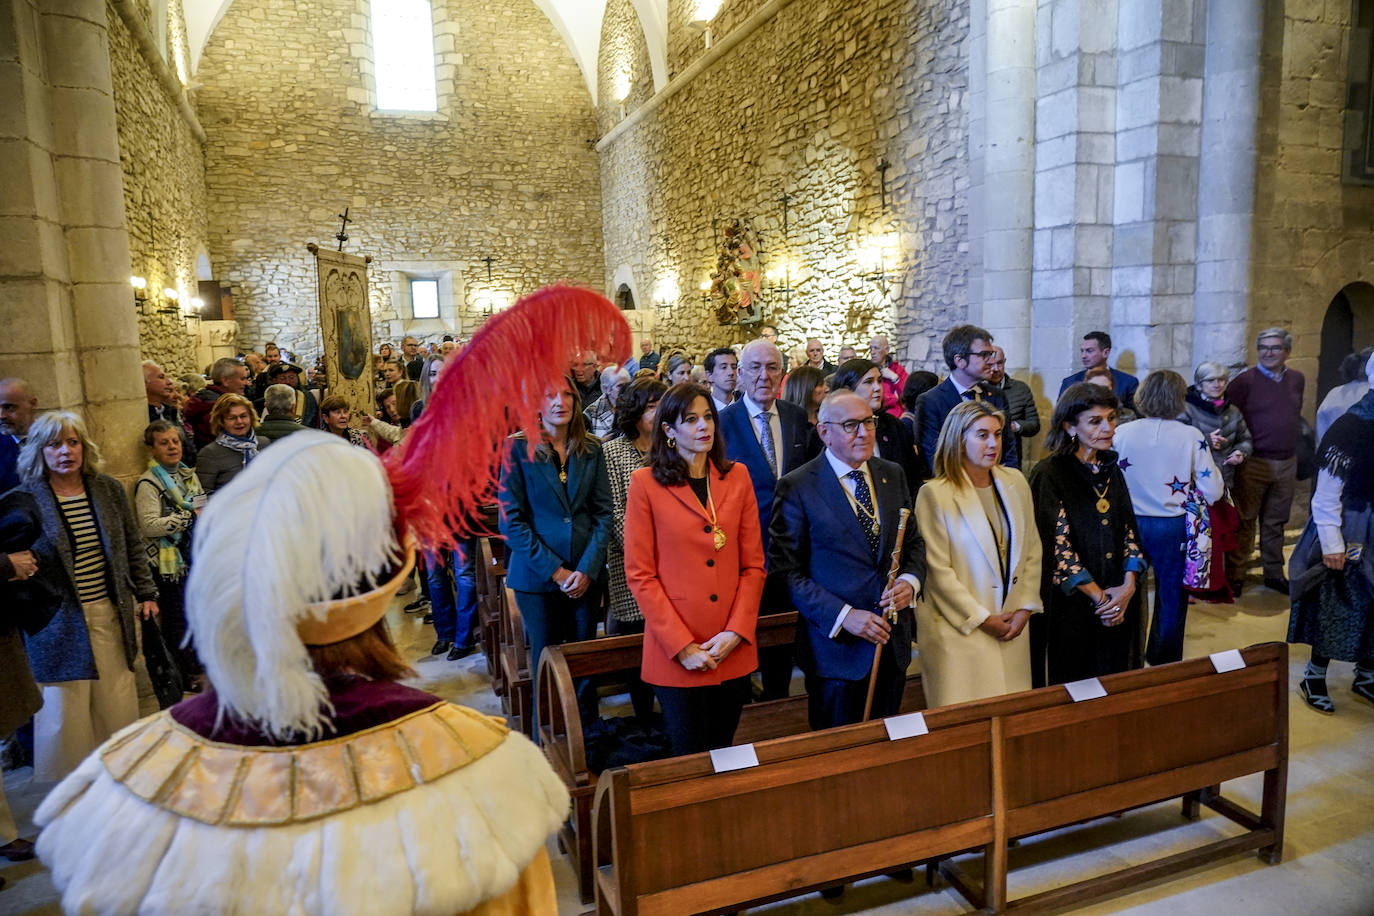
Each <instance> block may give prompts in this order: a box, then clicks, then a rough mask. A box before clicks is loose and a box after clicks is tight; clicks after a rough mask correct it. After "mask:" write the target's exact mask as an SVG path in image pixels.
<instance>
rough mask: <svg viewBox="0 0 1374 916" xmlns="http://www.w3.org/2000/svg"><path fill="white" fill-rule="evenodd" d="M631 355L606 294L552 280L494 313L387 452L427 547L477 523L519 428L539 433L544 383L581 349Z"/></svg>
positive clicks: (403, 521) (398, 492)
mask: <svg viewBox="0 0 1374 916" xmlns="http://www.w3.org/2000/svg"><path fill="white" fill-rule="evenodd" d="M586 350H594V351H596V353H597V354H598V355H599V356H600V357H601V358H602V359H610V360H614V361H615V362H617V363H620V362H623V361H624V359H625V358H626V357H627V356H629V353H630V326H629V325H628V324H627V323H626V321H625V316H624V315H622V314H621V312H620V310H619V309H618V308H616V307H615V306H614V305H613V304H611V302H610V300H608V299H607V298H606V297H605V296H602V295H601V294H600V293H595V292H592V291H591V290H589V289H579V288H577V287H572V286H562V285H558V286H548V287H545V288H543V289H541V290H539V291H537V292H534V293H531V294H530V295H528V296H526V297H524V298H523V299H521V300H520V301H519V302H517V303H515V305H513V306H511V308H509V309H507V310H506V311H504V312H501V313H500V314H497V315H494V316H492V317H491V318H490V319H488V320H487V322H486V323H485V324H484V325H483V326H482V328H481V330H479V331H478V332H477V334H476V335H474V336H473V338H472V342H471V343H469V344H468V345H467V346H466V347H464V348H463V349H462V350H460V351H458V352H457V353H456V354H455V355H454V357H453V359H452V361H451V362H450V363H449V364H448V365H445V366H444V370H443V373H442V374H441V375H440V376H439V380H438V383H437V384H436V385H435V386H434V389H433V390H432V391H431V392H430V397H429V400H428V401H427V402H426V403H425V407H424V411H423V412H422V413H421V414H420V418H419V419H418V420H417V421H416V422H415V424H414V425H413V426H411V427H410V430H409V431H408V432H407V433H406V437H405V439H404V441H403V442H402V444H401V447H400V448H393V449H390V450H389V451H387V453H386V455H385V456H384V457H383V459H382V460H383V462H384V463H385V465H386V472H387V476H388V477H389V478H390V479H391V489H392V494H393V496H394V498H395V502H396V523H397V526H398V528H399V530H401V531H403V532H404V531H406V530H407V529H409V531H410V533H411V534H413V535H414V536H415V538H416V539H417V540H418V541H419V544H420V546H421V548H422V549H424V550H426V551H437V550H439V549H441V548H442V549H451V548H453V547H454V546H456V544H457V543H458V542H459V541H461V540H462V539H463V538H465V537H467V536H469V535H471V534H473V533H474V532H475V531H476V527H477V518H478V510H479V509H480V508H481V506H482V504H483V503H484V502H489V501H490V500H491V495H492V493H493V492H495V488H496V484H497V481H498V479H499V475H500V472H501V462H502V459H503V457H504V455H505V453H506V439H507V437H509V436H510V435H511V433H513V432H516V431H517V430H523V431H524V432H525V438H526V439H527V440H529V442H530V443H531V447H533V444H534V443H537V442H538V441H539V408H540V404H541V402H542V401H543V398H544V391H545V389H547V388H552V387H555V386H557V385H558V384H560V383H561V382H562V381H563V380H564V379H565V378H566V377H567V375H568V368H569V366H570V365H571V364H572V362H573V360H574V359H576V357H577V356H578V354H579V353H582V352H584V351H586Z"/></svg>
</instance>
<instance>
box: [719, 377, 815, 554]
mask: <svg viewBox="0 0 1374 916" xmlns="http://www.w3.org/2000/svg"><path fill="white" fill-rule="evenodd" d="M773 409H774V410H776V411H777V412H778V421H779V422H780V424H781V425H782V454H781V455H779V456H778V462H779V464H780V465H781V467H780V468H779V469H778V470H779V475H778V476H785V475H787V474H788V473H790V472H792V471H794V470H796V469H797V468H799V467H801V466H802V465H803V464H805V463H806V461H807V459H809V458H811V457H812V456H813V455H814V454H815V451H814V446H813V445H812V443H811V431H810V429H809V426H808V421H807V417H806V411H805V410H803V409H802V408H800V407H798V406H797V405H796V404H792V403H789V402H787V401H784V400H781V399H779V400H777V401H774V402H773ZM720 431H721V435H723V436H724V437H725V456H726V457H727V458H729V459H730V460H731V461H738V462H739V463H740V464H743V465H744V466H745V467H746V468H748V469H749V480H750V481H751V482H752V483H753V485H754V499H755V500H757V501H758V504H759V530H760V531H762V532H763V549H764V552H765V553H767V551H768V522H769V519H771V518H772V517H773V488H774V487H776V486H777V483H778V478H777V477H774V476H773V472H772V471H771V470H769V468H768V461H767V460H766V459H765V458H764V457H763V446H762V445H760V444H759V438H758V436H756V435H754V425H753V423H752V422H750V420H749V404H748V403H747V402H746V401H745V400H744V399H743V398H741V399H740V400H738V401H736V402H735V403H733V404H731V405H730V406H729V407H727V408H725V409H724V410H722V411H721V412H720Z"/></svg>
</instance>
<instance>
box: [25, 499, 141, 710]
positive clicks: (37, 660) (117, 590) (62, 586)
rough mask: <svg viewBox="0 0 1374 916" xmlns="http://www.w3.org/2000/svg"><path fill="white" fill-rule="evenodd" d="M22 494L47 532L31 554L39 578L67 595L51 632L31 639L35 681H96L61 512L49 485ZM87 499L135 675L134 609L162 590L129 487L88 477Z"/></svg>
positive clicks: (27, 642) (49, 626) (126, 657)
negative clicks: (156, 578) (34, 558)
mask: <svg viewBox="0 0 1374 916" xmlns="http://www.w3.org/2000/svg"><path fill="white" fill-rule="evenodd" d="M20 492H21V493H24V494H27V496H26V500H27V501H28V505H29V506H30V507H31V508H32V511H34V512H35V513H36V514H37V518H38V520H39V524H40V526H41V528H42V532H43V533H42V535H41V536H40V537H39V539H38V540H37V542H35V543H34V545H33V547H32V550H33V552H34V553H35V554H37V555H38V574H39V575H40V576H44V577H46V579H47V583H48V585H49V586H50V587H51V591H52V593H53V594H56V595H60V596H61V599H60V601H61V603H60V605H59V606H58V608H57V611H56V613H54V614H53V616H52V619H51V620H50V621H49V622H48V624H47V626H45V627H43V629H42V630H40V631H39V632H38V633H36V634H34V635H32V636H28V637H27V638H26V639H25V648H26V649H27V650H28V653H29V664H30V665H31V666H32V667H33V677H34V680H36V681H38V682H39V683H40V684H52V683H57V682H59V681H80V680H92V679H94V678H95V677H96V670H95V656H94V655H93V654H92V653H91V641H90V637H89V636H88V635H87V632H86V617H85V615H84V614H83V613H82V611H81V602H80V600H79V599H78V598H77V594H76V577H75V572H74V564H75V558H74V553H73V550H72V542H71V538H70V537H69V536H68V535H67V527H66V524H65V523H64V522H63V520H62V510H61V509H60V508H58V505H57V498H56V497H55V496H53V492H52V488H51V487H50V486H48V483H47V481H39V482H38V483H26V484H24V485H23V486H22V487H21V488H20ZM86 493H87V495H88V496H89V497H90V500H91V507H92V508H93V510H94V511H95V517H96V523H97V524H98V526H99V528H100V541H101V544H102V545H103V546H104V548H105V564H106V575H105V585H106V589H107V590H108V592H109V599H110V603H112V604H113V605H114V606H115V610H116V612H117V613H118V614H119V624H120V628H121V630H122V631H123V632H122V635H123V642H124V660H125V661H126V662H127V663H128V665H129V670H130V671H132V670H133V667H134V658H135V656H136V655H137V651H138V650H137V643H136V639H137V636H136V635H135V627H136V625H137V621H136V619H135V615H134V602H135V601H156V600H157V585H156V584H155V583H154V582H153V576H152V572H151V571H150V567H149V565H148V555H147V553H146V552H145V549H144V542H143V537H142V535H140V534H139V531H138V522H137V521H135V519H134V512H133V509H132V507H130V505H129V497H128V496H127V495H126V494H125V492H124V487H123V485H122V484H120V483H119V481H117V480H115V479H114V478H113V477H108V476H106V475H104V474H97V475H95V476H93V477H87V478H86Z"/></svg>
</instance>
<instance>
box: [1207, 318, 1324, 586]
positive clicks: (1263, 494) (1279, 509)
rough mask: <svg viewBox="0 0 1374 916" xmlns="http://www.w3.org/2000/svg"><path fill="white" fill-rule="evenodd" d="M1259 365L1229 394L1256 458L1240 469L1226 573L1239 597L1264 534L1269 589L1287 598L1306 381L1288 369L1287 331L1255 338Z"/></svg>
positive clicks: (1233, 385) (1262, 333)
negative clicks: (1288, 533)
mask: <svg viewBox="0 0 1374 916" xmlns="http://www.w3.org/2000/svg"><path fill="white" fill-rule="evenodd" d="M1255 349H1256V350H1257V351H1258V356H1259V360H1258V365H1256V366H1253V367H1251V368H1249V369H1246V370H1245V371H1244V372H1242V373H1241V374H1240V375H1237V376H1236V378H1235V380H1234V381H1232V382H1231V385H1230V387H1228V388H1227V389H1226V396H1227V397H1229V398H1230V399H1231V403H1232V404H1235V405H1236V406H1237V407H1239V408H1240V413H1241V416H1243V417H1245V425H1246V426H1248V427H1250V436H1251V441H1252V442H1253V444H1254V448H1255V451H1254V453H1253V454H1252V455H1251V456H1250V457H1249V458H1248V459H1246V461H1245V462H1244V463H1243V464H1241V466H1240V467H1239V468H1238V469H1237V470H1236V487H1235V491H1234V495H1235V500H1236V509H1237V511H1239V512H1240V529H1239V530H1238V531H1237V532H1236V549H1235V551H1234V552H1233V553H1232V554H1231V555H1230V556H1229V557H1228V558H1227V563H1226V568H1227V570H1228V571H1229V572H1230V574H1231V575H1233V576H1235V577H1236V578H1235V580H1233V581H1232V582H1231V590H1232V591H1233V592H1235V593H1236V594H1239V593H1240V589H1241V586H1242V583H1243V579H1244V577H1245V571H1246V570H1247V569H1248V568H1249V566H1250V552H1251V551H1252V550H1253V549H1254V546H1255V532H1256V529H1258V531H1259V541H1260V559H1261V561H1262V562H1263V563H1264V584H1265V585H1266V586H1268V587H1269V588H1271V589H1273V590H1274V591H1276V592H1282V593H1283V594H1285V595H1286V594H1288V577H1287V576H1286V575H1284V565H1283V529H1284V526H1285V525H1287V524H1288V515H1289V513H1290V512H1291V511H1292V509H1293V486H1294V484H1295V483H1296V481H1297V475H1298V457H1297V456H1298V437H1299V427H1300V424H1301V423H1302V397H1303V392H1304V391H1305V390H1306V387H1307V380H1306V379H1305V378H1303V375H1302V373H1301V372H1299V371H1298V370H1296V369H1289V368H1288V366H1287V362H1288V357H1289V355H1290V354H1291V353H1292V352H1293V335H1292V334H1290V333H1288V331H1286V330H1284V329H1283V328H1266V329H1265V330H1263V331H1260V332H1259V334H1258V336H1256V338H1255Z"/></svg>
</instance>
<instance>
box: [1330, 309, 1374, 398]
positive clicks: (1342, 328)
mask: <svg viewBox="0 0 1374 916" xmlns="http://www.w3.org/2000/svg"><path fill="white" fill-rule="evenodd" d="M1371 345H1374V285H1370V284H1369V283H1364V282H1357V283H1350V284H1348V285H1346V286H1345V287H1344V288H1342V289H1341V291H1340V292H1338V293H1336V295H1335V297H1334V298H1332V300H1331V303H1330V304H1329V305H1328V306H1327V307H1326V315H1325V316H1324V317H1323V318H1322V329H1321V350H1320V352H1319V354H1318V357H1317V403H1319V404H1320V403H1321V399H1322V398H1324V397H1326V393H1327V392H1328V391H1330V390H1331V389H1332V388H1335V387H1336V386H1337V385H1340V384H1341V383H1342V382H1344V381H1345V380H1344V379H1343V378H1341V362H1342V360H1344V359H1345V357H1346V356H1347V355H1348V354H1350V353H1352V352H1354V351H1355V350H1359V349H1362V348H1364V347H1368V346H1371Z"/></svg>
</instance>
